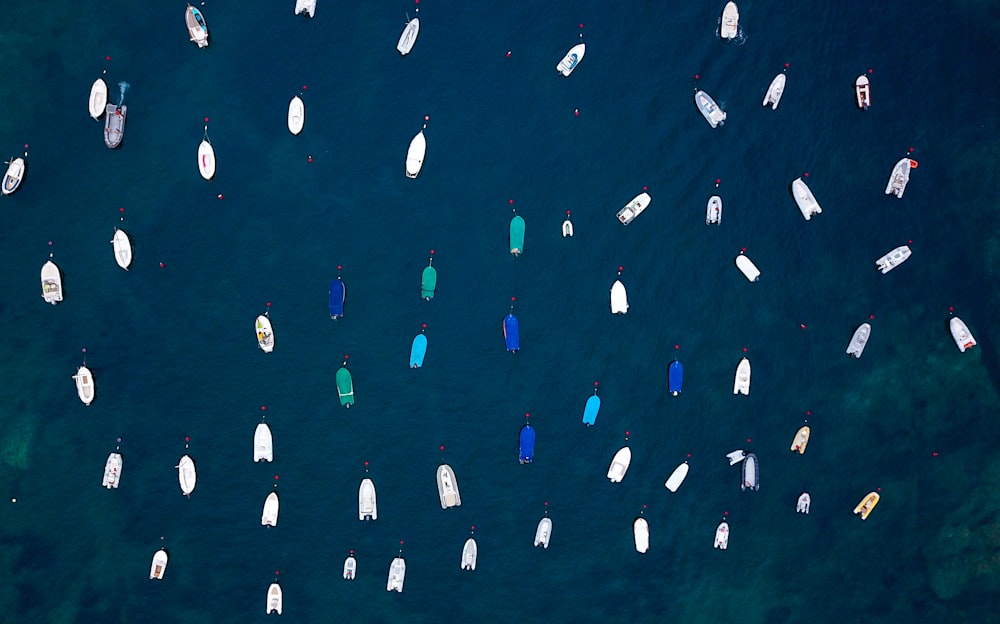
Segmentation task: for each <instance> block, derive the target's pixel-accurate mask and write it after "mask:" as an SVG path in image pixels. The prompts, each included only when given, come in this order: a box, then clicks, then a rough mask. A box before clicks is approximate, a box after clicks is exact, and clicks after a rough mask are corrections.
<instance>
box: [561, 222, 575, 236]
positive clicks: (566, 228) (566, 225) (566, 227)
mask: <svg viewBox="0 0 1000 624" xmlns="http://www.w3.org/2000/svg"><path fill="white" fill-rule="evenodd" d="M562 235H563V238H569V237H572V236H573V222H572V221H570V220H569V219H566V220H565V221H563V224H562Z"/></svg>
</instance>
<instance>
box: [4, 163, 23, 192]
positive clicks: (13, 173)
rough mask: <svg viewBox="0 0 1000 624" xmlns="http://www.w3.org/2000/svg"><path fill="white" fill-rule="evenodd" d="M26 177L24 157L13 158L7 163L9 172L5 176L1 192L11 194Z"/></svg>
mask: <svg viewBox="0 0 1000 624" xmlns="http://www.w3.org/2000/svg"><path fill="white" fill-rule="evenodd" d="M23 178H24V159H23V158H20V157H18V158H12V159H11V161H10V164H9V165H7V172H6V173H4V176H3V184H2V185H0V192H2V193H3V194H4V195H11V194H13V193H14V191H16V190H17V189H18V188H19V187H20V186H21V180H22V179H23Z"/></svg>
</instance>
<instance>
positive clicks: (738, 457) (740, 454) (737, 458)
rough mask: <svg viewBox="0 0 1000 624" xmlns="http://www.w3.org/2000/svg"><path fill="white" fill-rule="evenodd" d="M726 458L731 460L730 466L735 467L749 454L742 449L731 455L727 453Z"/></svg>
mask: <svg viewBox="0 0 1000 624" xmlns="http://www.w3.org/2000/svg"><path fill="white" fill-rule="evenodd" d="M726 458H727V459H728V460H729V465H730V466H735V465H736V464H738V463H740V462H741V461H743V460H744V459H746V458H747V452H746V451H744V450H742V449H736V450H735V451H732V452H731V453H726Z"/></svg>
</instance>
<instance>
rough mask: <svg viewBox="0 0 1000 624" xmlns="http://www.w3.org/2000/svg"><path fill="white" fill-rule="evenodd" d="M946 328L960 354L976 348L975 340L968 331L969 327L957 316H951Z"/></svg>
mask: <svg viewBox="0 0 1000 624" xmlns="http://www.w3.org/2000/svg"><path fill="white" fill-rule="evenodd" d="M948 327H949V329H950V330H951V337H952V339H953V340H954V341H955V346H956V347H958V350H959V351H960V352H962V353H965V350H966V349H969V348H971V347H974V346H976V339H975V338H974V337H973V336H972V332H970V331H969V326H968V325H966V324H965V321H963V320H962V319H960V318H958V317H957V316H953V317H951V320H950V321H948Z"/></svg>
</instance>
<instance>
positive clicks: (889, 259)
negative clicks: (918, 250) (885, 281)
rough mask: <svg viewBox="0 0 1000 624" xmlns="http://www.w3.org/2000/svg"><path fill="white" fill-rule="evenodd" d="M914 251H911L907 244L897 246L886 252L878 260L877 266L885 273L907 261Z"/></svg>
mask: <svg viewBox="0 0 1000 624" xmlns="http://www.w3.org/2000/svg"><path fill="white" fill-rule="evenodd" d="M912 253H913V252H912V251H910V248H909V247H907V246H906V245H900V246H899V247H896V248H895V249H893V250H892V251H890V252H889V253H887V254H885V255H884V256H882V257H881V258H879V259H878V260H876V261H875V267H876V268H877V269H878V270H879V271H882V274H883V275H884V274H886V273H888V272H889V271H891V270H893V269H895V268H896V267H898V266H899V265H901V264H903V263H904V262H906V261H907V260H908V259H909V257H910V254H912Z"/></svg>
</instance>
